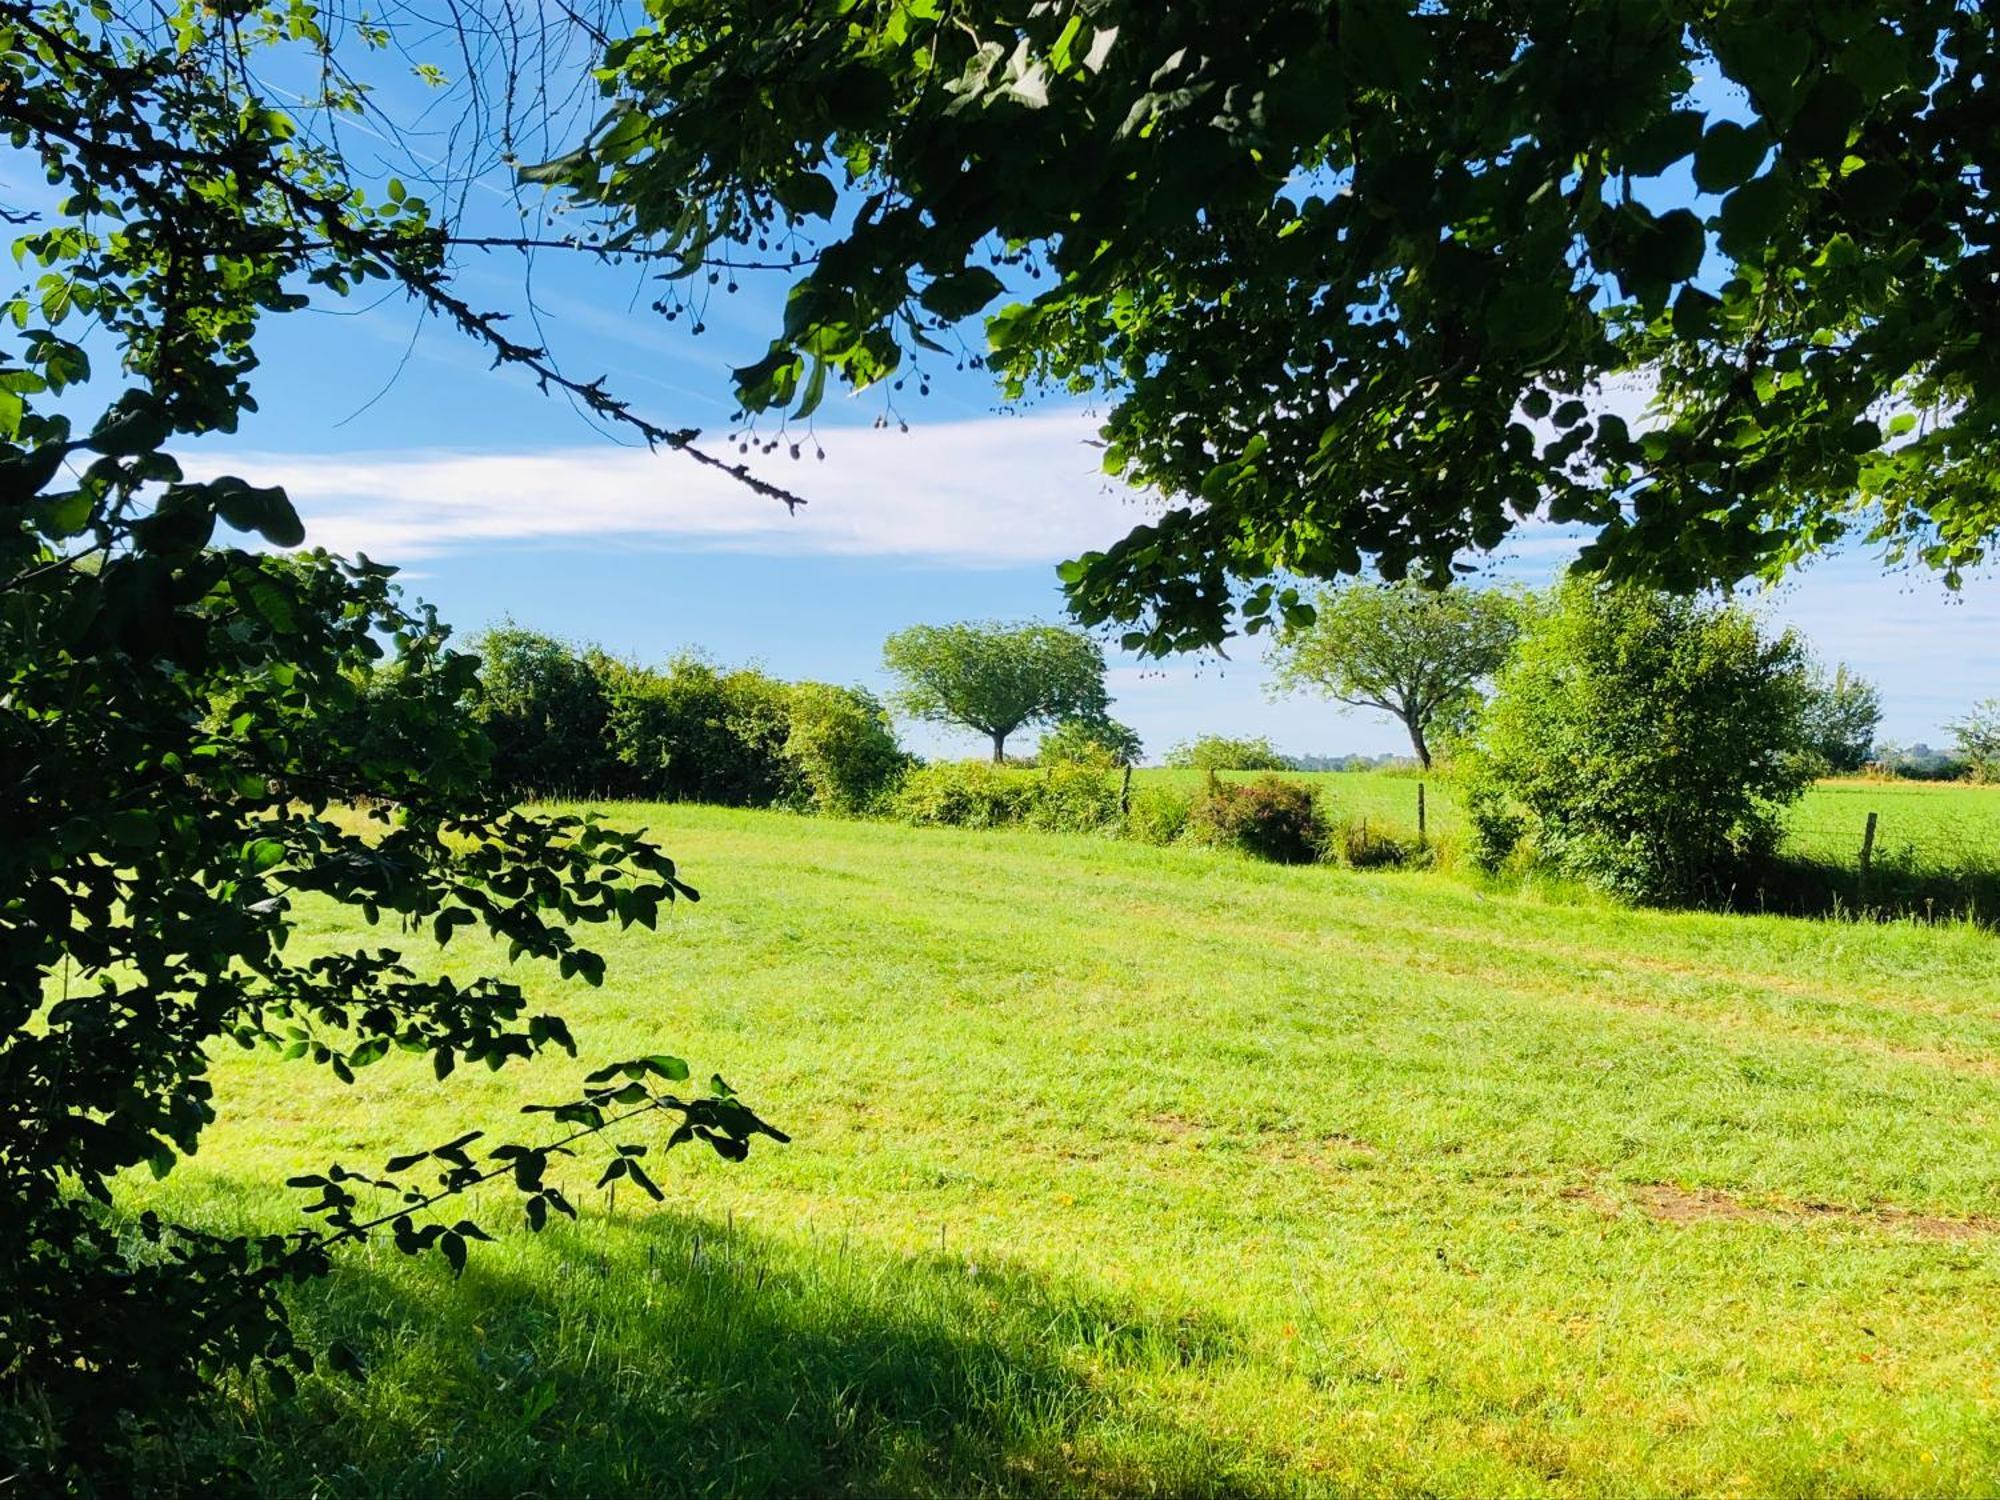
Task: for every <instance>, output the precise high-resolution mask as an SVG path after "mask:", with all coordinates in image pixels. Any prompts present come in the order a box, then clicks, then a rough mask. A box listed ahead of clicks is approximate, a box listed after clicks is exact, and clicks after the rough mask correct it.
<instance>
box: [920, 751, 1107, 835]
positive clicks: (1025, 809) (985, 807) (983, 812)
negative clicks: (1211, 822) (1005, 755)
mask: <svg viewBox="0 0 2000 1500" xmlns="http://www.w3.org/2000/svg"><path fill="white" fill-rule="evenodd" d="M890 806H891V809H892V811H893V813H894V816H896V817H897V818H899V819H900V820H902V821H903V822H905V823H918V824H929V825H933V826H938V827H952V828H1003V827H1008V826H1011V825H1015V824H1024V825H1026V826H1028V827H1031V828H1042V829H1047V830H1049V831H1051V832H1056V833H1098V832H1103V831H1107V830H1109V829H1112V828H1114V827H1115V826H1116V825H1117V823H1118V781H1117V778H1116V777H1115V776H1113V775H1111V774H1110V773H1108V772H1106V771H1103V770H1099V769H1097V768H1095V767H1091V766H1082V765H1071V764H1059V765H1054V766H1051V767H1049V768H1048V769H1046V770H1043V771H1018V770H1013V769H1010V768H1008V767H1006V766H995V765H992V764H990V763H988V762H986V761H976V760H964V761H938V762H934V763H933V764H931V765H927V766H919V767H917V768H916V769H915V770H913V771H911V772H910V773H909V775H907V776H905V777H904V778H903V783H902V785H901V786H900V787H898V788H897V789H896V793H895V796H894V798H893V799H892V801H891V803H890Z"/></svg>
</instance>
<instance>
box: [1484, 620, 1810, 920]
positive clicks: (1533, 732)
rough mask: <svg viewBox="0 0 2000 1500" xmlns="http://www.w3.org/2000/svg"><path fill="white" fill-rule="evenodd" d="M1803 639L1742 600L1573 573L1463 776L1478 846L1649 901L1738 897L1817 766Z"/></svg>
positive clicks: (1498, 693)
mask: <svg viewBox="0 0 2000 1500" xmlns="http://www.w3.org/2000/svg"><path fill="white" fill-rule="evenodd" d="M1808 693H1809V683H1808V675H1807V662H1806V657H1805V652H1804V650H1803V648H1802V647H1801V645H1800V644H1799V642H1798V640H1797V638H1796V637H1794V636H1793V635H1791V634H1790V633H1786V634H1784V635H1781V636H1779V637H1777V638H1775V639H1767V638H1765V637H1764V636H1763V635H1762V634H1761V633H1760V632H1759V630H1758V627H1757V622H1756V620H1755V619H1754V618H1752V617H1751V616H1750V615H1749V614H1748V613H1747V612H1746V611H1744V610H1742V609H1739V608H1736V607H1733V606H1724V605H1715V604H1709V603H1705V602H1701V601H1698V600H1690V599H1683V598H1677V597H1674V596H1671V595H1668V594H1665V593H1662V592H1659V591H1657V590H1652V589H1646V588H1641V587H1639V586H1637V585H1629V584H1628V585H1623V586H1618V587H1610V588H1605V587H1600V586H1593V585H1590V584H1588V583H1585V582H1582V581H1573V582H1570V583H1568V584H1565V585H1564V586H1562V587H1561V588H1559V589H1558V590H1557V591H1556V593H1555V595H1554V597H1553V599H1552V600H1551V601H1550V604H1549V607H1548V608H1547V609H1545V610H1539V611H1537V613H1536V617H1535V619H1534V621H1533V623H1532V624H1531V626H1530V628H1529V629H1528V631H1527V633H1526V634H1525V635H1524V636H1523V637H1522V639H1521V642H1520V644H1519V646H1518V647H1517V648H1516V650H1515V652H1514V655H1513V657H1512V659H1511V660H1510V661H1509V662H1508V664H1507V665H1506V667H1504V668H1503V669H1502V670H1501V672H1500V676H1499V680H1498V682H1497V683H1496V685H1495V690H1494V695H1493V699H1492V701H1491V702H1490V703H1489V704H1488V705H1487V708H1486V712H1485V715H1484V719H1483V723H1482V726H1481V731H1480V739H1479V743H1478V745H1477V747H1476V749H1475V751H1474V753H1473V754H1472V755H1471V757H1470V764H1469V766H1468V768H1467V776H1466V788H1467V790H1466V796H1467V804H1468V809H1469V811H1470V813H1471V816H1472V819H1473V822H1474V825H1475V839H1476V841H1477V842H1478V843H1479V845H1480V846H1481V854H1482V858H1484V859H1485V861H1486V862H1488V863H1492V862H1495V861H1497V860H1498V859H1500V858H1503V857H1505V855H1506V854H1507V853H1509V852H1511V848H1512V846H1513V844H1514V843H1515V842H1516V841H1517V840H1518V839H1519V838H1521V837H1522V836H1523V835H1531V836H1532V838H1533V841H1534V850H1535V855H1536V857H1537V858H1538V859H1539V860H1541V861H1542V862H1543V863H1544V864H1546V865H1547V866H1549V867H1550V868H1552V869H1554V870H1556V871H1557V872H1559V873H1561V874H1564V875H1568V876H1571V877H1573V878H1576V879H1581V880H1586V881H1589V882H1591V883H1592V884H1595V885H1599V886H1602V887H1604V888H1605V889H1607V890H1610V891H1613V892H1615V893H1617V894H1619V895H1623V896H1627V897H1631V898H1634V899H1637V900H1643V901H1658V902H1691V901H1712V900H1719V899H1726V898H1729V897H1732V896H1740V895H1741V894H1742V893H1743V890H1744V884H1745V882H1746V880H1748V879H1749V878H1750V877H1751V876H1753V875H1754V874H1755V870H1756V864H1757V862H1758V861H1759V860H1760V859H1762V858H1764V857H1765V856H1767V855H1769V854H1770V853H1771V852H1772V851H1773V850H1774V849H1775V848H1776V846H1777V841H1778V837H1779V833H1780V828H1779V823H1778V817H1779V814H1780V813H1781V812H1782V811H1783V809H1784V808H1785V807H1786V806H1787V805H1788V804H1789V803H1791V802H1792V801H1793V800H1794V799H1796V798H1797V797H1798V795H1799V794H1800V793H1801V792H1802V791H1804V790H1805V788H1806V786H1807V785H1808V784H1809V783H1810V781H1811V779H1812V774H1813V757H1812V756H1811V755H1810V754H1808V753H1807V745H1806V734H1805V705H1806V700H1807V696H1808Z"/></svg>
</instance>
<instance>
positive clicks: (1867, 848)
mask: <svg viewBox="0 0 2000 1500" xmlns="http://www.w3.org/2000/svg"><path fill="white" fill-rule="evenodd" d="M1874 858H1875V814H1873V813H1870V814H1869V815H1868V826H1867V828H1865V829H1864V830H1863V831H1862V834H1861V888H1862V889H1863V890H1864V891H1865V890H1866V889H1868V866H1869V864H1870V863H1871V862H1872V861H1873V860H1874Z"/></svg>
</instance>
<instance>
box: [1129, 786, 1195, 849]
mask: <svg viewBox="0 0 2000 1500" xmlns="http://www.w3.org/2000/svg"><path fill="white" fill-rule="evenodd" d="M1193 807H1194V798H1193V797H1192V796H1190V795H1189V794H1188V793H1186V792H1183V791H1179V790H1176V789H1175V788H1173V787H1170V786H1142V787H1135V788H1134V789H1133V791H1132V808H1131V811H1130V812H1128V813H1127V814H1126V815H1125V837H1127V838H1129V839H1135V840H1137V841H1138V842H1139V843H1142V844H1171V843H1175V842H1177V841H1178V840H1179V839H1180V838H1181V837H1182V835H1184V834H1185V833H1186V832H1187V826H1188V815H1189V813H1190V812H1191V811H1192V810H1193Z"/></svg>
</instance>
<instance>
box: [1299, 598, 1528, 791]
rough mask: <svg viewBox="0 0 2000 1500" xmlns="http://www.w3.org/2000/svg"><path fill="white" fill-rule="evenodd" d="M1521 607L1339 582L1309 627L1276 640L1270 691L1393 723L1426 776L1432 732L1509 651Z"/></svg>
mask: <svg viewBox="0 0 2000 1500" xmlns="http://www.w3.org/2000/svg"><path fill="white" fill-rule="evenodd" d="M1521 607H1522V606H1521V601H1520V600H1519V599H1517V598H1515V597H1513V596H1511V595H1508V594H1504V593H1501V592H1499V591H1498V590H1494V589H1472V588H1462V587H1461V588H1446V589H1428V588H1423V587H1421V586H1418V585H1415V584H1411V583H1408V582H1405V583H1400V584H1371V583H1351V584H1347V585H1344V586H1343V587H1341V588H1337V589H1331V590H1328V591H1327V592H1324V593H1322V594H1321V595H1320V596H1319V597H1318V599H1317V600H1316V601H1315V602H1314V605H1313V619H1312V621H1311V623H1310V624H1306V623H1298V624H1292V625H1288V626H1286V627H1284V629H1283V630H1282V631H1281V632H1280V634H1279V637H1278V645H1277V650H1276V651H1275V652H1274V654H1273V666H1274V668H1275V672H1276V683H1277V686H1278V687H1279V688H1280V689H1281V690H1288V691H1292V692H1297V691H1299V690H1300V689H1311V690H1313V691H1316V692H1320V693H1324V694H1325V695H1326V696H1327V697H1329V698H1332V699H1334V700H1335V701H1336V702H1340V703H1347V704H1351V705H1353V706H1355V707H1357V708H1373V709H1379V710H1380V711H1381V712H1383V713H1386V714H1391V715H1393V716H1394V717H1395V718H1397V719H1399V720H1401V721H1402V724H1403V727H1404V728H1405V729H1406V730H1408V731H1409V735H1410V747H1411V748H1412V749H1413V750H1415V751H1416V753H1417V760H1418V761H1419V762H1420V763H1421V764H1422V765H1423V766H1424V767H1425V768H1426V769H1428V768H1429V766H1430V763H1431V744H1430V740H1429V738H1428V736H1429V734H1430V730H1431V727H1432V725H1434V724H1435V723H1437V722H1438V721H1439V720H1440V719H1447V720H1448V719H1449V718H1451V717H1452V716H1453V715H1455V714H1458V713H1460V712H1461V711H1462V710H1464V709H1466V708H1467V707H1468V706H1470V705H1471V704H1472V703H1474V702H1476V701H1477V697H1478V686H1479V684H1480V683H1481V682H1483V681H1485V680H1486V679H1487V678H1490V677H1491V676H1492V675H1493V674H1494V673H1495V672H1497V671H1499V670H1500V667H1501V665H1502V664H1503V663H1504V662H1505V661H1506V660H1507V653H1508V652H1509V651H1510V650H1512V649H1513V645H1514V638H1515V636H1516V635H1517V634H1519V631H1520V616H1521Z"/></svg>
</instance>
